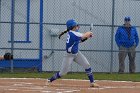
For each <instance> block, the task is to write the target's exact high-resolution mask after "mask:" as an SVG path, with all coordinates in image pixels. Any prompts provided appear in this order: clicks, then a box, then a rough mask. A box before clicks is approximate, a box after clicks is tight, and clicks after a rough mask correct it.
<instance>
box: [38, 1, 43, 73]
mask: <svg viewBox="0 0 140 93" xmlns="http://www.w3.org/2000/svg"><path fill="white" fill-rule="evenodd" d="M39 25H40V51H39V59H40V63H41V65H39V71H42V49H43V0H40V24H39Z"/></svg>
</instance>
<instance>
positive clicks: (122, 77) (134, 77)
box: [0, 72, 140, 82]
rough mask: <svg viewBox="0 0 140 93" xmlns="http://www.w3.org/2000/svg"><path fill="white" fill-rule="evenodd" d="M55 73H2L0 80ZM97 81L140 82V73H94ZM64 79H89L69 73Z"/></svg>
mask: <svg viewBox="0 0 140 93" xmlns="http://www.w3.org/2000/svg"><path fill="white" fill-rule="evenodd" d="M53 74H54V73H51V72H42V73H37V72H33V73H31V72H30V73H28V72H26V73H25V72H24V73H23V72H18V73H10V72H8V73H0V78H49V77H51V76H52V75H53ZM94 77H95V80H115V81H134V82H140V73H136V74H117V73H113V74H108V73H94ZM63 79H88V78H87V76H86V74H85V73H68V74H67V75H65V76H64V77H63Z"/></svg>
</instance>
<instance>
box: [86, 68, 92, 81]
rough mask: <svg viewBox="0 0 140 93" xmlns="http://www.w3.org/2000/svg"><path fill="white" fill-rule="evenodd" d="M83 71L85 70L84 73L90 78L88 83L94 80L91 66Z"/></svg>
mask: <svg viewBox="0 0 140 93" xmlns="http://www.w3.org/2000/svg"><path fill="white" fill-rule="evenodd" d="M85 71H86V74H87V76H88V78H89V80H90V83H93V82H94V77H93V73H92V71H91V68H89V69H85Z"/></svg>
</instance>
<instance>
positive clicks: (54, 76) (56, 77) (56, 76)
mask: <svg viewBox="0 0 140 93" xmlns="http://www.w3.org/2000/svg"><path fill="white" fill-rule="evenodd" d="M58 78H61V76H60V75H59V72H57V73H55V74H54V75H53V76H52V77H51V78H50V79H49V80H50V82H52V81H54V80H56V79H58Z"/></svg>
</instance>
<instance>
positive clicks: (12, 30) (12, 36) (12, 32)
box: [10, 0, 15, 72]
mask: <svg viewBox="0 0 140 93" xmlns="http://www.w3.org/2000/svg"><path fill="white" fill-rule="evenodd" d="M14 14H15V0H11V54H12V55H13V52H14V51H13V49H14ZM10 62H11V72H13V68H14V65H13V63H14V62H13V60H11V61H10Z"/></svg>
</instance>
